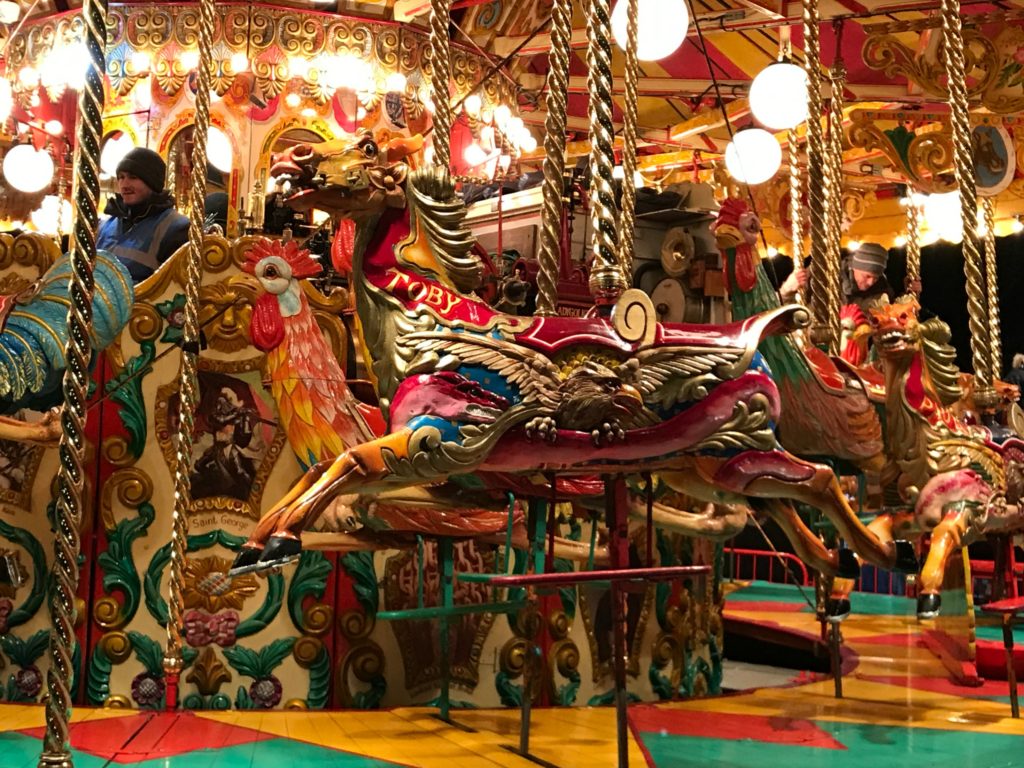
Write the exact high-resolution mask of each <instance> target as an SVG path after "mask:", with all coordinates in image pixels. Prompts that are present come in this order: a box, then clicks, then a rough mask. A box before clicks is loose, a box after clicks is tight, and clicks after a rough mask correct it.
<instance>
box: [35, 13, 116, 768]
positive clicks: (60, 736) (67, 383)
mask: <svg viewBox="0 0 1024 768" xmlns="http://www.w3.org/2000/svg"><path fill="white" fill-rule="evenodd" d="M82 19H83V21H84V26H85V45H86V49H87V50H88V52H89V65H88V69H87V70H86V73H85V87H84V88H82V92H81V94H80V95H79V97H78V112H79V115H80V119H79V121H78V136H77V139H78V140H77V141H76V143H75V162H74V166H75V181H74V190H73V191H74V195H73V196H74V205H75V208H74V220H75V224H74V246H73V247H72V249H71V254H70V257H69V258H70V262H71V282H70V285H69V299H70V302H69V305H68V314H67V329H68V341H67V344H66V345H65V347H64V359H65V363H66V369H65V371H64V381H63V394H64V408H63V410H62V412H61V426H62V427H63V434H62V435H61V438H60V447H59V449H58V453H59V457H60V469H59V470H58V475H57V511H56V515H55V521H54V522H55V525H56V529H57V531H56V537H55V539H54V543H53V570H52V573H51V577H52V584H51V586H50V622H51V628H50V669H49V670H48V671H47V673H46V688H47V693H48V697H47V700H46V734H45V736H44V737H43V752H42V755H41V756H40V758H39V765H40V767H41V768H58V767H59V768H71V766H72V765H73V760H72V757H71V747H70V744H69V722H70V720H71V681H72V679H73V677H74V674H75V670H74V664H73V661H72V658H73V655H74V654H73V648H74V643H75V618H76V617H75V593H76V592H77V591H78V555H79V553H80V551H81V539H80V527H81V522H82V488H83V483H84V476H83V469H82V465H83V461H84V457H85V421H86V415H87V410H86V398H87V396H88V390H89V361H90V357H91V355H92V344H91V339H90V337H89V327H90V325H91V324H92V297H93V291H94V288H95V283H94V279H93V265H94V264H95V263H96V225H97V223H98V210H97V208H98V206H97V203H98V201H99V196H100V178H99V164H100V139H101V137H102V136H103V74H104V72H105V71H106V41H107V36H106V31H107V2H106V0H85V3H84V5H83V6H82Z"/></svg>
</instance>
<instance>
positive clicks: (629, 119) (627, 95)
mask: <svg viewBox="0 0 1024 768" xmlns="http://www.w3.org/2000/svg"><path fill="white" fill-rule="evenodd" d="M619 2H625V3H626V70H625V72H624V73H623V80H624V85H623V100H622V111H623V115H622V199H621V206H622V210H621V212H620V217H619V264H620V265H621V267H622V273H623V275H624V277H625V279H626V281H627V283H628V282H629V280H630V277H631V276H632V274H633V259H634V258H635V256H636V236H635V232H636V185H635V184H634V181H633V177H634V176H635V175H636V133H637V129H636V121H637V105H638V96H637V78H638V76H639V70H640V62H639V60H638V59H637V16H639V12H640V8H639V5H640V4H639V1H638V0H619Z"/></svg>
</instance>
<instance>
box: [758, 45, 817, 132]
mask: <svg viewBox="0 0 1024 768" xmlns="http://www.w3.org/2000/svg"><path fill="white" fill-rule="evenodd" d="M750 111H751V112H753V113H754V117H755V118H756V119H757V122H759V123H761V125H764V126H766V127H768V128H771V129H773V130H776V131H782V130H788V129H789V128H795V127H796V126H798V125H799V124H800V123H802V122H803V121H804V120H806V119H807V73H806V72H804V69H803V67H798V66H797V65H796V64H791V63H789V62H788V61H779V62H776V63H774V64H769V65H768V66H767V67H765V68H764V69H762V70H761V71H760V72H758V73H757V77H755V78H754V82H752V83H751V84H750Z"/></svg>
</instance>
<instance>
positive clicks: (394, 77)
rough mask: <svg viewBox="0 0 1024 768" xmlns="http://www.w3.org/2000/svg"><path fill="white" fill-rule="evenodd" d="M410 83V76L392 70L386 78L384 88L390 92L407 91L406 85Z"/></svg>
mask: <svg viewBox="0 0 1024 768" xmlns="http://www.w3.org/2000/svg"><path fill="white" fill-rule="evenodd" d="M408 84H409V80H408V78H406V76H405V75H403V74H402V73H401V72H392V73H391V74H390V75H388V76H387V78H386V79H385V80H384V89H385V90H386V91H387V92H388V93H405V87H406V86H407V85H408Z"/></svg>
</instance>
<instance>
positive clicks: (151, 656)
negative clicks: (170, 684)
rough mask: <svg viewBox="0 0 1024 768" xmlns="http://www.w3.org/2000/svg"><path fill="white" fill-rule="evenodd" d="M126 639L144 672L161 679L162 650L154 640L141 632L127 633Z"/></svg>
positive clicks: (162, 667)
mask: <svg viewBox="0 0 1024 768" xmlns="http://www.w3.org/2000/svg"><path fill="white" fill-rule="evenodd" d="M128 639H129V640H131V642H132V650H134V651H135V658H137V659H138V660H139V661H140V662H142V666H144V667H145V668H146V672H148V673H149V674H151V675H153V676H154V677H163V674H164V649H163V646H162V645H160V643H158V642H157V641H156V640H154V639H153V638H151V637H148V636H147V635H144V634H142V633H141V632H129V633H128Z"/></svg>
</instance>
